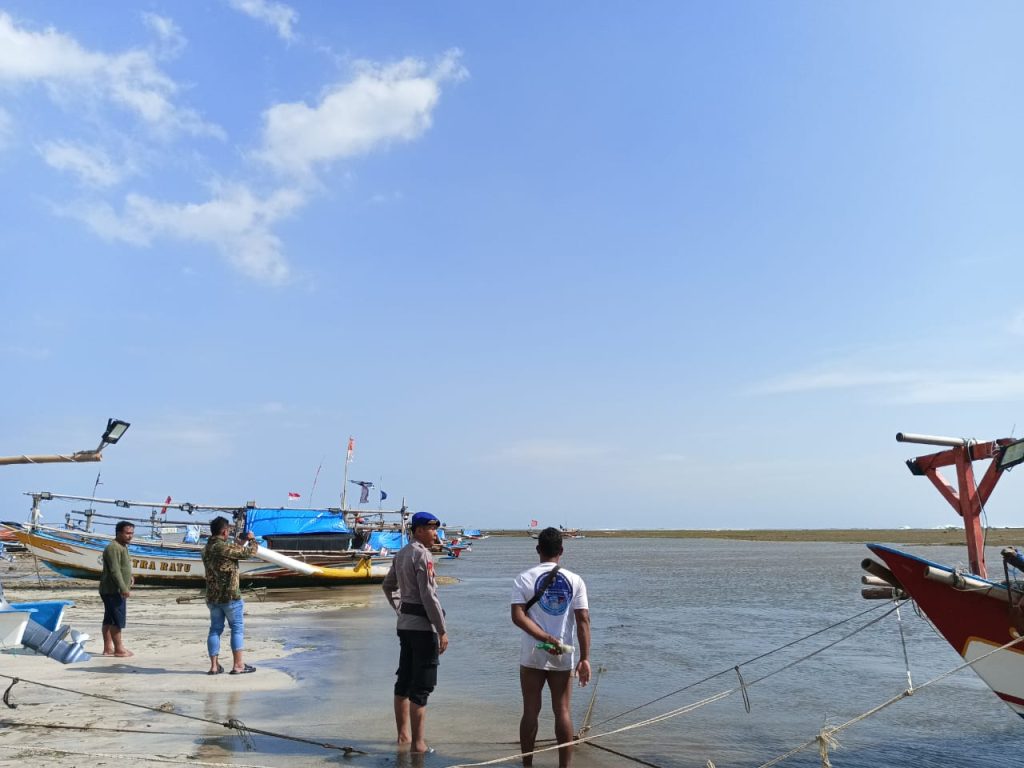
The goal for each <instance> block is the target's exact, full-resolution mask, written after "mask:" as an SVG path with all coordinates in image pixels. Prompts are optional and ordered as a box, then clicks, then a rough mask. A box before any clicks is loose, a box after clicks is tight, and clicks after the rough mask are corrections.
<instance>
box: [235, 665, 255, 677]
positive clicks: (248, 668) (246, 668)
mask: <svg viewBox="0 0 1024 768" xmlns="http://www.w3.org/2000/svg"><path fill="white" fill-rule="evenodd" d="M255 671H256V667H253V666H250V665H249V664H246V665H245V666H244V667H242V668H241V669H232V670H231V671H230V672H228V674H229V675H247V674H249V673H250V672H255Z"/></svg>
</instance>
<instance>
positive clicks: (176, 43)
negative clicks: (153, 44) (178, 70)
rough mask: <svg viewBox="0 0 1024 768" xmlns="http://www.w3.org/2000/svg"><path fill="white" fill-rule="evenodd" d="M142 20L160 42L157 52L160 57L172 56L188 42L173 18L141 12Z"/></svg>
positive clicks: (167, 57) (168, 57)
mask: <svg viewBox="0 0 1024 768" xmlns="http://www.w3.org/2000/svg"><path fill="white" fill-rule="evenodd" d="M142 21H143V23H144V24H145V25H146V26H147V27H149V28H150V29H151V30H153V32H154V33H155V34H156V36H157V40H158V42H159V44H160V45H159V47H158V49H157V53H158V55H159V56H160V57H161V58H165V59H171V58H174V57H175V56H177V55H178V54H179V53H181V52H182V51H183V50H184V49H185V46H186V45H187V44H188V41H187V40H186V39H185V35H183V34H182V32H181V28H180V27H179V26H178V25H177V24H175V23H174V20H173V19H169V18H167V17H166V16H158V15H157V14H155V13H143V14H142Z"/></svg>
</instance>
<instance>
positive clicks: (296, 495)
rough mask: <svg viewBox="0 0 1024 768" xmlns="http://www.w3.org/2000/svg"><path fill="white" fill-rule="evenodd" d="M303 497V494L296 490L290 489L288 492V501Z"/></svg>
mask: <svg viewBox="0 0 1024 768" xmlns="http://www.w3.org/2000/svg"><path fill="white" fill-rule="evenodd" d="M301 498H302V494H301V493H296V492H295V491H289V492H288V501H295V500H296V499H301Z"/></svg>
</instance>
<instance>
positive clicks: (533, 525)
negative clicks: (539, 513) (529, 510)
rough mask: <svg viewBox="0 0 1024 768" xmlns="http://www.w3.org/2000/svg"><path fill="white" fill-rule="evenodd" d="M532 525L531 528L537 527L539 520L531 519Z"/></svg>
mask: <svg viewBox="0 0 1024 768" xmlns="http://www.w3.org/2000/svg"><path fill="white" fill-rule="evenodd" d="M530 527H531V528H536V527H537V521H536V520H531V521H530Z"/></svg>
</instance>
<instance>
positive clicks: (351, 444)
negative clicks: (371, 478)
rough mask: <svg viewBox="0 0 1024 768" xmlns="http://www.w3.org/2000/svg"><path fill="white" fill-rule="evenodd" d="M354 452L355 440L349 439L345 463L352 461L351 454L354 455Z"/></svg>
mask: <svg viewBox="0 0 1024 768" xmlns="http://www.w3.org/2000/svg"><path fill="white" fill-rule="evenodd" d="M355 450H356V439H355V438H354V437H350V438H349V439H348V453H346V454H345V461H352V454H353V453H355Z"/></svg>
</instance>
